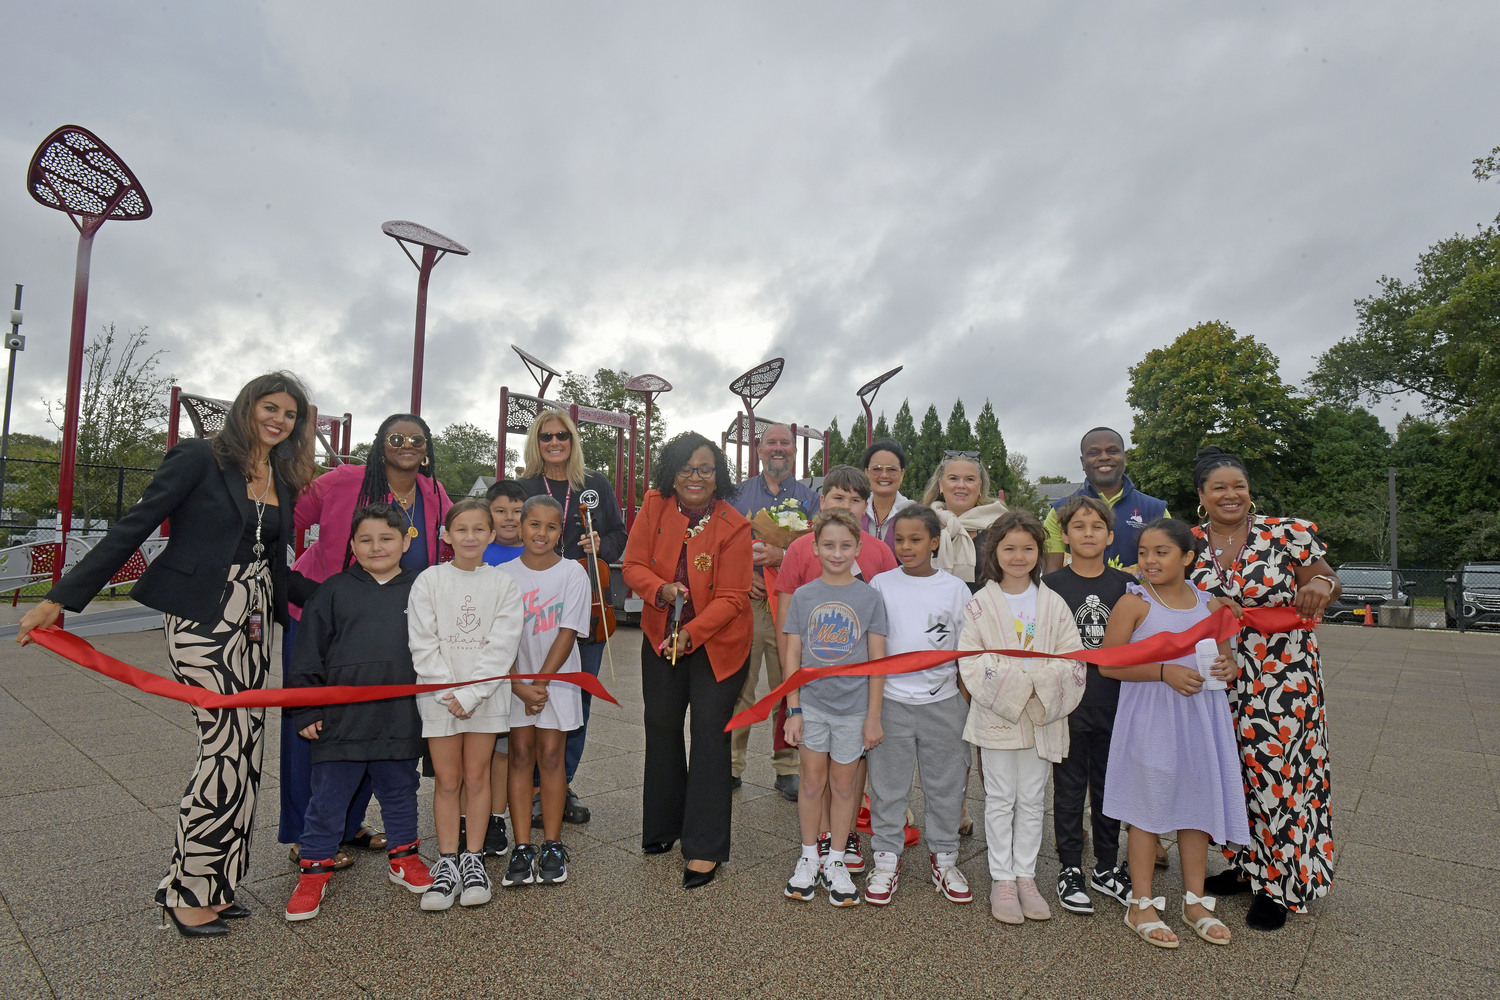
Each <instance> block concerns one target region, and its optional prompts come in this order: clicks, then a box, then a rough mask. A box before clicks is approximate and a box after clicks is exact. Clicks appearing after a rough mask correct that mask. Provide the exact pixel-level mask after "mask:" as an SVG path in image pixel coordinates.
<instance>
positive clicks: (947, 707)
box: [866, 694, 969, 854]
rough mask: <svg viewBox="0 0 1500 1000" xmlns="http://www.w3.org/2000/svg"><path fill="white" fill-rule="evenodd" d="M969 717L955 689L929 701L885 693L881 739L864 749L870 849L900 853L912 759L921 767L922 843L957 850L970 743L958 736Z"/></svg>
mask: <svg viewBox="0 0 1500 1000" xmlns="http://www.w3.org/2000/svg"><path fill="white" fill-rule="evenodd" d="M968 717H969V706H968V704H967V703H966V702H965V701H964V699H963V696H962V695H957V694H955V695H954V696H953V697H952V698H949V699H947V700H946V701H938V702H933V703H931V704H928V705H905V704H902V703H901V702H899V701H893V700H891V699H890V698H887V699H885V701H884V702H883V703H882V704H881V706H880V726H881V729H882V730H884V732H885V739H884V741H883V742H882V743H881V744H880V746H878V747H876V748H875V749H874V750H871V751H870V752H869V753H868V754H867V755H866V759H867V760H868V761H869V766H870V829H871V830H872V831H873V834H872V836H871V838H870V843H871V845H872V846H873V847H874V848H875V850H877V851H888V852H890V853H891V854H900V853H901V852H902V850H903V849H905V847H906V836H905V829H906V807H907V803H908V802H909V801H910V799H911V787H912V769H913V767H914V765H917V764H920V765H921V768H922V796H923V798H924V800H925V801H926V803H927V822H926V824H925V827H924V828H925V829H926V831H927V849H928V850H930V851H931V852H932V853H934V854H944V853H951V852H953V851H957V850H958V822H959V815H960V814H961V812H962V811H963V803H964V784H965V779H966V778H967V777H968V765H969V745H968V744H967V743H965V742H964V738H963V732H964V722H965V721H966V720H967V719H968Z"/></svg>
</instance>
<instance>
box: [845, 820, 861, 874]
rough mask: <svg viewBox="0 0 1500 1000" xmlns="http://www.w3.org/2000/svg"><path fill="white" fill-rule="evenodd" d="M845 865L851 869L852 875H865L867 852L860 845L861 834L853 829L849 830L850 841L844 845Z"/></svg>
mask: <svg viewBox="0 0 1500 1000" xmlns="http://www.w3.org/2000/svg"><path fill="white" fill-rule="evenodd" d="M844 867H845V868H847V869H849V874H850V875H863V874H864V871H865V854H864V851H863V850H862V849H861V848H860V846H859V834H858V833H855V832H854V831H853V830H850V831H849V842H848V843H847V844H845V845H844Z"/></svg>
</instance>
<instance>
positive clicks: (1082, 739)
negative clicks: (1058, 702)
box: [1052, 705, 1120, 868]
mask: <svg viewBox="0 0 1500 1000" xmlns="http://www.w3.org/2000/svg"><path fill="white" fill-rule="evenodd" d="M1114 729H1115V710H1114V709H1113V708H1092V707H1085V706H1082V705H1080V706H1079V707H1078V708H1076V709H1074V710H1073V714H1072V715H1070V716H1068V741H1069V742H1068V756H1067V757H1065V758H1064V759H1063V761H1062V763H1060V764H1054V765H1052V829H1053V832H1054V833H1055V834H1056V835H1057V860H1058V861H1059V862H1060V863H1061V865H1062V866H1063V867H1064V868H1082V867H1083V798H1084V794H1085V793H1087V794H1088V799H1089V807H1090V812H1091V813H1092V814H1093V821H1094V822H1093V830H1094V867H1096V868H1113V867H1115V865H1116V863H1117V861H1118V858H1119V852H1120V821H1119V820H1117V819H1110V818H1109V817H1108V816H1106V815H1104V772H1105V769H1106V768H1107V767H1108V765H1109V739H1110V736H1111V735H1113V733H1114Z"/></svg>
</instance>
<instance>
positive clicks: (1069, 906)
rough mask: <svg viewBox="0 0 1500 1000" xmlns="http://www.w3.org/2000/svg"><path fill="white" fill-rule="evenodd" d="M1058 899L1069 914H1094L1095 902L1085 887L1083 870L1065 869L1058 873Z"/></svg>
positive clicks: (1074, 867) (1076, 868) (1077, 868)
mask: <svg viewBox="0 0 1500 1000" xmlns="http://www.w3.org/2000/svg"><path fill="white" fill-rule="evenodd" d="M1057 899H1058V901H1059V902H1060V903H1062V908H1063V909H1065V910H1067V911H1068V912H1069V913H1093V912H1094V901H1093V900H1092V899H1090V898H1089V893H1088V890H1087V889H1085V888H1084V887H1083V869H1082V868H1079V867H1077V866H1071V867H1068V868H1064V869H1063V870H1062V871H1060V872H1058V873H1057Z"/></svg>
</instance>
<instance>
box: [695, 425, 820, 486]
mask: <svg viewBox="0 0 1500 1000" xmlns="http://www.w3.org/2000/svg"><path fill="white" fill-rule="evenodd" d="M776 424H782V425H784V426H786V427H790V428H791V430H792V441H793V444H795V443H796V440H797V439H798V438H801V439H802V473H801V476H799V475H798V473H797V456H796V453H795V448H794V449H793V455H792V478H793V479H798V478H802V477H807V478H811V477H812V474H813V473H812V454H811V446H812V442H814V441H818V442H820V443H821V447H822V459H823V468H824V469H827V468H828V432H827V431H820V430H818V429H817V428H815V427H808V426H806V425H803V424H795V423H787V422H786V421H784V420H770V419H768V418H766V417H756V418H755V426H754V428H753V429H752V428H751V425H750V421H749V418H747V417H746V416H745V414H743V413H736V414H735V415H734V419H733V420H731V421H730V422H729V427H728V428H726V429H725V431H724V433H722V434H720V435H719V447H720V448H722V449H724V453H725V455H726V456H727V455H728V454H729V446H730V445H731V444H732V445H734V478H735V479H736V480H737V481H741V482H743V481H744V479H745V476H744V468H743V466H744V449H745V448H747V447H748V448H749V449H750V455H751V458H752V459H753V458H755V456H756V445H757V444H758V443H759V441H760V436H761V435H762V434H764V433H765V432H766V428H767V427H772V426H774V425H776ZM759 469H760V466H759V463H758V462H754V463H752V471H751V473H750V475H752V476H754V475H757V474H758V473H759Z"/></svg>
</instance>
